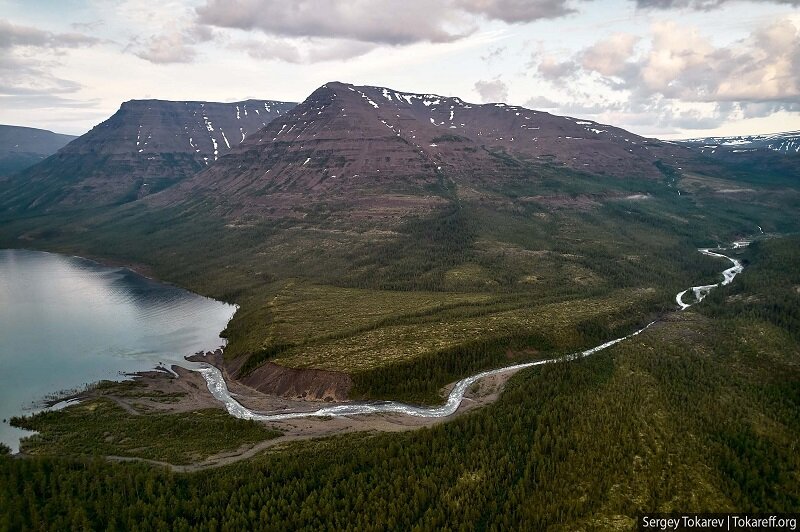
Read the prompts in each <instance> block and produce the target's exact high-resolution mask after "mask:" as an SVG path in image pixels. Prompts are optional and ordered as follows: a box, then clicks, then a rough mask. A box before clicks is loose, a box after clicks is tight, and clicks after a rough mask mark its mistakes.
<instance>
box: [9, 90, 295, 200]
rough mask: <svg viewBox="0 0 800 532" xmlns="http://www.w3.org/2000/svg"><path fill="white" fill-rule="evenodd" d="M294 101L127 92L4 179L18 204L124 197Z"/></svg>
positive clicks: (204, 158) (216, 152)
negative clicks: (126, 97)
mask: <svg viewBox="0 0 800 532" xmlns="http://www.w3.org/2000/svg"><path fill="white" fill-rule="evenodd" d="M294 105H295V104H293V103H287V102H276V101H271V100H247V101H242V102H235V103H217V102H171V101H161V100H132V101H129V102H125V103H123V104H122V106H121V107H120V109H119V111H117V112H116V113H114V115H113V116H111V117H110V118H109V119H108V120H106V121H105V122H103V123H101V124H99V125H97V126H95V127H94V128H92V130H91V131H89V132H88V133H86V134H85V135H82V136H80V137H78V138H77V139H75V140H74V141H73V142H71V143H69V144H68V145H67V146H65V147H64V148H63V149H62V150H60V151H59V152H58V153H57V154H55V155H53V156H52V157H50V158H48V159H46V160H44V161H42V162H40V163H39V164H37V165H35V166H33V167H31V168H28V169H27V170H25V171H24V172H23V173H22V174H20V176H18V177H17V178H15V179H14V181H13V182H12V183H10V189H9V190H8V191H6V192H5V193H4V196H5V198H4V199H5V200H6V201H9V202H12V203H14V204H16V206H17V207H18V208H24V209H31V208H38V209H46V210H52V209H64V208H70V207H73V206H98V205H105V204H117V203H125V202H128V201H132V200H135V199H137V198H141V197H143V196H146V195H148V194H150V193H152V192H154V191H158V190H161V189H163V188H165V187H167V186H169V185H172V184H175V183H177V182H179V181H181V180H182V179H185V178H186V177H188V176H190V175H192V174H194V173H196V172H197V171H199V170H201V169H203V168H205V167H206V166H208V165H210V164H212V163H213V162H214V161H215V160H217V159H218V158H219V157H220V156H222V155H223V154H225V153H227V152H228V151H230V149H231V148H233V147H235V146H237V145H238V144H239V143H241V142H242V141H243V140H244V139H245V137H247V136H248V135H250V134H252V133H253V132H255V131H258V130H259V129H261V128H262V127H264V126H265V125H267V124H269V123H270V122H271V121H272V120H273V119H274V118H276V117H280V116H282V115H284V114H285V113H286V112H287V111H288V110H289V109H291V108H292V107H294Z"/></svg>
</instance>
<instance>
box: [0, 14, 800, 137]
mask: <svg viewBox="0 0 800 532" xmlns="http://www.w3.org/2000/svg"><path fill="white" fill-rule="evenodd" d="M332 80H338V81H344V82H350V83H356V84H365V85H379V86H388V87H392V88H395V89H399V90H405V91H409V92H432V93H437V94H444V95H451V96H460V97H462V98H463V99H465V100H468V101H474V102H495V101H504V102H508V103H513V104H517V105H524V106H527V107H531V108H535V109H541V110H545V111H549V112H552V113H556V114H564V115H569V116H576V117H586V118H590V119H593V120H597V121H600V122H605V123H611V124H614V125H619V126H622V127H625V128H627V129H630V130H632V131H634V132H636V133H639V134H644V135H652V136H659V137H662V138H682V137H693V136H704V135H708V134H724V135H739V134H745V133H766V132H773V131H785V130H795V129H800V0H758V1H748V0H403V1H402V2H398V1H396V0H160V1H152V0H0V123H6V124H16V125H26V126H33V127H41V128H46V129H51V130H54V131H58V132H63V133H73V134H80V133H83V132H85V131H87V130H88V129H90V128H91V127H92V126H93V125H95V124H97V123H98V122H101V121H102V120H104V119H105V118H107V117H108V116H110V115H111V114H112V113H113V112H114V111H116V109H117V108H118V107H119V104H120V103H121V102H123V101H125V100H130V99H136V98H160V99H168V100H210V101H226V102H230V101H238V100H243V99H247V98H263V99H274V100H286V101H301V100H303V99H304V98H305V97H306V96H307V95H308V94H309V93H311V92H312V91H313V90H314V89H315V88H317V87H318V86H320V85H322V84H324V83H325V82H327V81H332Z"/></svg>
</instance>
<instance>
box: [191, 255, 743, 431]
mask: <svg viewBox="0 0 800 532" xmlns="http://www.w3.org/2000/svg"><path fill="white" fill-rule="evenodd" d="M747 244H749V242H746V243H742V242H736V243H734V244H733V249H738V248H741V247H745V246H746V245H747ZM698 251H699V252H700V253H702V254H704V255H708V256H709V257H717V258H723V259H727V260H729V261H731V262H732V263H733V266H731V267H730V268H728V269H726V270H724V271H723V272H722V277H723V280H722V281H721V282H719V283H717V284H711V285H702V286H693V287H691V288H687V289H686V290H684V291H682V292H680V293H679V294H678V295H676V296H675V302H676V303H677V304H678V306H679V308H680V310H686V309H687V308H689V307H691V306H692V305H695V304H697V303H699V302H700V301H702V300H703V299H704V298H705V297H706V296H707V295H708V294H709V292H711V290H713V289H714V288H716V287H718V286H724V285H727V284H730V283H731V282H733V280H734V278H735V277H736V276H737V275H739V274H740V273H742V271H743V270H744V266H743V265H742V263H741V262H740V261H738V260H736V259H734V258H731V257H729V256H727V255H723V254H722V253H720V252H721V251H726V248H703V249H700V250H698ZM689 292H692V294H693V295H694V298H695V301H693V302H692V303H684V300H683V298H684V296H685V295H686V294H687V293H689ZM654 323H655V321H651V322H650V323H648V324H647V325H645V326H644V327H642V328H641V329H638V330H636V331H634V332H632V333H630V334H628V335H627V336H622V337H620V338H615V339H614V340H609V341H608V342H605V343H602V344H600V345H598V346H595V347H592V348H590V349H586V350H584V351H579V352H577V353H571V354H569V355H564V356H560V357H556V358H549V359H544V360H537V361H534V362H525V363H522V364H515V365H512V366H505V367H502V368H497V369H491V370H487V371H482V372H480V373H476V374H474V375H471V376H469V377H466V378H464V379H461V380H460V381H458V382H456V383H455V385H454V386H453V389H452V390H450V393H449V394H448V396H447V401H446V402H445V403H444V404H443V405H441V406H432V407H425V406H416V405H411V404H406V403H401V402H397V401H380V402H369V403H346V404H340V405H334V406H326V407H324V408H319V409H316V410H298V411H292V412H286V411H283V412H280V413H269V412H258V411H255V410H250V409H249V408H247V407H246V406H244V405H242V404H241V403H240V402H239V401H237V400H236V399H235V398H234V397H233V396H232V395H231V393H230V391H229V390H228V385H227V384H226V383H225V377H224V376H223V374H222V371H220V369H219V368H217V367H215V366H212V365H210V364H206V365H205V367H202V368H199V369H194V371H197V372H199V373H200V374H201V375H202V376H203V378H204V379H205V381H206V384H207V385H208V390H209V391H210V392H211V395H213V396H214V397H215V398H216V399H217V400H218V401H220V402H221V403H223V404H224V405H225V409H226V410H227V411H228V413H229V414H230V415H232V416H234V417H237V418H239V419H249V420H254V421H283V420H287V419H298V418H309V417H328V416H332V417H336V416H355V415H363V414H378V413H392V414H404V415H407V416H413V417H421V418H443V417H448V416H450V415H452V414H454V413H455V412H456V410H458V407H459V406H461V403H462V401H463V400H464V394H465V393H466V392H467V390H468V389H469V387H470V386H472V385H473V384H474V383H476V382H477V381H479V380H481V379H484V378H486V377H491V376H493V375H498V374H501V373H506V372H516V371H519V370H522V369H526V368H531V367H534V366H541V365H544V364H556V363H559V362H571V361H573V360H579V359H581V358H586V357H588V356H591V355H593V354H595V353H598V352H600V351H603V350H604V349H608V348H609V347H611V346H613V345H616V344H618V343H620V342H623V341H625V340H628V339H629V338H633V337H634V336H637V335H639V334H641V333H642V332H644V331H645V330H647V329H648V328H650V326H651V325H653V324H654Z"/></svg>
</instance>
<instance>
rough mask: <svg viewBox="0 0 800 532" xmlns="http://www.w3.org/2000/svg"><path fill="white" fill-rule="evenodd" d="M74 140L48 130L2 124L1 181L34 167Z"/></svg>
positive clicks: (0, 143)
mask: <svg viewBox="0 0 800 532" xmlns="http://www.w3.org/2000/svg"><path fill="white" fill-rule="evenodd" d="M73 139H75V137H74V136H73V135H62V134H60V133H53V132H52V131H47V130H46V129H36V128H33V127H21V126H8V125H3V124H0V179H2V178H4V177H8V176H10V175H11V174H14V173H16V172H19V171H20V170H23V169H25V168H27V167H29V166H33V165H34V164H36V163H38V162H40V161H41V160H42V159H44V158H45V157H48V156H49V155H52V154H54V153H55V152H56V151H58V150H59V149H61V148H63V147H64V146H65V145H66V144H67V143H68V142H70V141H71V140H73Z"/></svg>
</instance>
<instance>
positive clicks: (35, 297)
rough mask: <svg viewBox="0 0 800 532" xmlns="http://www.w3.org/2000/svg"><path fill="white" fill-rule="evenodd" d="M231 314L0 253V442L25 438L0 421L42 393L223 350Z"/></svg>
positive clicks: (42, 259) (91, 270) (101, 271)
mask: <svg viewBox="0 0 800 532" xmlns="http://www.w3.org/2000/svg"><path fill="white" fill-rule="evenodd" d="M235 311H236V307H235V306H233V305H229V304H226V303H222V302H219V301H215V300H213V299H209V298H206V297H202V296H199V295H197V294H193V293H191V292H187V291H186V290H182V289H180V288H177V287H175V286H171V285H167V284H163V283H158V282H156V281H153V280H151V279H147V278H146V277H143V276H141V275H138V274H136V273H134V272H132V271H130V270H128V269H125V268H115V267H107V266H102V265H100V264H98V263H96V262H93V261H90V260H86V259H82V258H78V257H67V256H64V255H58V254H54V253H44V252H38V251H27V250H0V419H3V423H2V424H0V441H2V442H4V443H6V444H7V445H9V446H10V447H11V448H12V449H13V450H14V451H16V450H17V448H18V445H19V438H20V437H21V436H24V435H25V434H26V432H25V431H21V430H19V429H15V428H13V427H11V426H10V425H9V424H8V419H9V418H11V417H12V416H16V415H20V414H30V413H33V412H36V411H39V410H41V409H42V407H43V404H42V401H43V399H45V398H46V397H47V396H48V395H51V394H54V393H58V392H62V391H65V390H74V389H76V388H81V387H83V386H85V385H86V384H89V383H92V382H97V381H99V380H102V379H116V380H121V379H124V378H126V376H125V374H126V373H129V372H135V371H143V370H148V369H153V368H155V367H156V366H157V365H158V364H165V365H167V366H169V365H172V364H180V365H183V366H186V367H189V366H190V365H191V364H190V363H187V362H186V361H185V360H184V358H183V357H184V356H187V355H191V354H193V353H196V352H197V351H200V350H203V351H209V350H214V349H216V348H218V347H220V346H221V345H223V344H224V341H223V340H222V339H221V338H220V336H219V333H220V332H221V331H222V330H223V329H224V328H225V326H226V324H227V323H228V321H229V320H230V318H231V317H232V316H233V313H234V312H235Z"/></svg>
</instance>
